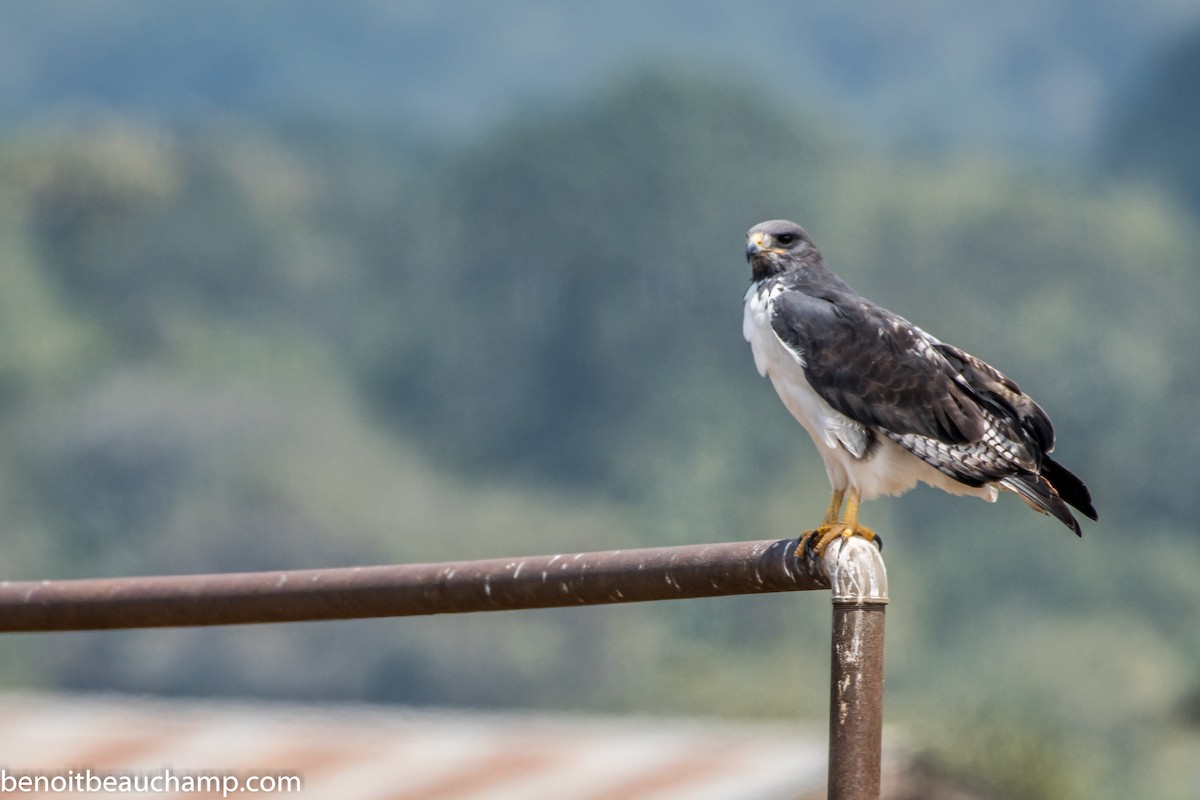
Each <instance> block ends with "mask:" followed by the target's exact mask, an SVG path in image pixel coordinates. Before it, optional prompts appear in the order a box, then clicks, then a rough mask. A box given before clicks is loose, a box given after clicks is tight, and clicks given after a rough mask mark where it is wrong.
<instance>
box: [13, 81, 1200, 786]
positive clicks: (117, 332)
mask: <svg viewBox="0 0 1200 800" xmlns="http://www.w3.org/2000/svg"><path fill="white" fill-rule="evenodd" d="M0 171H2V172H0V174H2V178H0V226H3V230H4V232H5V235H4V236H3V238H2V240H0V241H2V244H0V248H2V250H0V269H2V272H0V298H3V300H2V301H0V302H2V303H3V315H2V317H0V318H2V319H3V324H4V326H5V336H4V337H2V338H0V387H2V391H3V396H4V398H5V403H4V405H3V418H2V420H0V436H2V440H0V443H2V444H3V447H2V448H0V487H2V488H0V495H2V496H0V500H2V503H3V508H4V510H5V512H4V513H5V529H6V533H5V542H6V554H7V558H6V564H5V574H6V576H8V577H11V578H14V579H20V578H38V577H70V576H83V575H115V574H122V573H164V572H167V573H169V572H193V571H204V570H245V569H260V568H285V567H304V566H322V565H335V564H353V563H370V562H380V561H416V560H436V559H449V558H469V557H487V556H497V555H503V554H514V553H538V552H553V551H571V550H579V549H604V548H611V547H623V546H629V545H639V544H641V545H649V544H666V543H681V542H698V541H718V540H726V539H734V538H762V537H782V536H790V535H795V533H796V532H797V531H798V530H799V529H800V528H802V527H804V526H805V525H807V524H809V523H811V521H812V519H813V518H814V517H815V516H816V515H818V514H819V513H820V510H821V509H822V507H823V504H824V499H825V496H826V493H827V486H826V481H825V477H824V474H823V470H822V469H821V467H820V465H819V463H818V461H817V459H816V457H815V455H814V453H813V452H812V451H811V447H810V446H809V444H808V442H807V440H806V437H805V435H804V434H803V432H802V431H801V430H800V429H799V427H798V426H796V425H795V424H794V423H792V422H791V421H790V420H789V418H788V417H787V415H786V412H785V411H784V410H783V409H782V407H780V406H779V404H778V402H777V400H776V399H775V398H774V396H773V392H772V391H771V389H770V387H769V385H768V384H767V383H766V382H765V381H763V380H761V379H759V378H758V376H757V375H756V374H755V372H754V370H753V366H752V363H751V359H750V357H749V353H748V351H747V348H746V345H745V343H744V342H742V341H741V338H740V313H741V303H740V300H741V296H742V293H743V292H744V289H745V286H746V281H747V277H748V276H747V275H746V267H745V265H744V263H743V261H742V258H741V242H742V233H743V231H744V229H745V228H746V227H748V226H749V225H750V224H752V223H754V222H756V221H758V220H759V219H762V218H766V217H775V216H789V217H793V218H796V219H800V220H803V221H804V223H805V224H806V225H807V227H808V228H809V230H810V231H811V232H812V233H813V235H814V236H815V237H816V239H817V241H818V243H819V244H820V245H821V246H822V248H823V249H824V251H825V253H826V255H827V258H828V259H829V261H830V262H831V264H832V265H833V266H834V268H835V269H837V270H838V271H839V272H840V273H841V274H842V275H843V276H844V277H845V278H846V279H847V280H849V281H850V282H851V283H852V284H853V285H855V286H857V287H858V288H859V289H860V290H862V291H863V292H864V293H866V294H868V295H870V296H873V297H876V298H878V299H880V300H882V301H884V302H886V303H887V304H888V305H889V306H890V307H892V308H894V309H895V310H897V311H899V312H901V313H903V314H905V315H906V316H908V317H910V318H911V319H913V320H914V321H916V322H918V324H921V325H923V326H924V327H926V328H928V329H930V330H932V331H933V332H934V333H935V334H937V335H939V336H941V337H943V338H946V339H949V340H951V341H954V342H956V343H958V344H960V345H961V346H963V347H965V348H967V349H969V350H971V351H973V352H975V353H977V354H978V355H980V356H982V357H984V358H987V359H989V360H990V361H992V362H993V363H996V364H998V365H999V366H1000V367H1001V368H1002V369H1005V370H1006V371H1008V372H1009V373H1010V374H1012V375H1014V376H1015V377H1016V378H1017V379H1018V380H1019V381H1021V383H1022V384H1023V386H1024V387H1025V388H1027V389H1028V390H1030V391H1031V392H1033V393H1034V394H1035V395H1036V396H1037V397H1038V398H1039V399H1040V400H1041V401H1042V402H1043V403H1044V404H1045V405H1046V407H1047V408H1048V409H1049V410H1050V412H1051V413H1052V414H1053V415H1054V416H1055V418H1056V420H1057V422H1058V426H1059V433H1060V440H1061V443H1062V444H1061V447H1060V449H1059V453H1060V455H1061V458H1062V460H1063V461H1064V462H1066V463H1067V464H1069V465H1071V466H1072V467H1073V468H1075V469H1077V470H1078V471H1079V472H1080V474H1082V475H1083V476H1085V477H1086V479H1087V480H1088V481H1089V482H1090V484H1091V486H1092V488H1093V490H1094V493H1095V495H1096V497H1097V499H1098V505H1099V507H1100V510H1101V515H1102V520H1103V521H1102V523H1101V524H1099V525H1092V526H1090V527H1089V528H1088V529H1087V531H1086V536H1085V538H1084V539H1083V540H1082V541H1076V540H1074V539H1073V537H1070V536H1069V535H1066V534H1064V532H1063V531H1062V530H1060V528H1059V526H1057V525H1056V524H1055V523H1054V522H1053V521H1051V520H1049V519H1048V518H1040V517H1037V516H1035V515H1032V514H1030V513H1029V512H1028V510H1027V509H1026V508H1024V507H1023V506H1022V504H1020V503H1018V502H1015V501H1011V500H1012V499H1011V498H1005V500H1008V501H1011V502H1005V501H1002V502H1000V503H999V504H997V505H996V506H994V507H992V506H987V505H984V504H981V503H979V502H978V501H972V500H962V499H953V498H949V497H945V496H942V495H940V494H936V493H933V492H930V491H924V492H917V493H914V494H911V495H909V496H906V497H905V498H903V499H900V500H894V501H880V502H876V503H873V504H871V505H870V506H869V507H868V511H867V512H866V513H867V514H868V517H869V518H870V520H871V522H872V523H873V525H874V526H875V527H877V528H878V529H880V530H882V531H886V532H887V533H888V534H890V535H888V537H887V538H888V543H889V547H888V558H889V567H890V569H891V572H892V576H893V583H894V586H895V590H894V594H895V600H894V602H893V605H892V608H891V613H890V614H889V617H890V619H891V623H890V627H891V630H890V633H889V651H888V659H889V663H888V670H889V672H888V686H889V707H890V718H891V719H892V720H893V721H895V722H896V723H898V724H901V725H908V726H911V727H912V728H913V729H914V730H915V731H917V735H918V736H919V737H920V738H919V740H920V741H925V742H927V743H928V744H929V746H930V747H931V748H933V752H935V753H937V754H940V755H938V757H939V758H942V759H944V760H947V761H948V762H949V763H952V764H958V765H959V766H961V767H962V768H963V769H967V770H970V771H972V772H974V773H976V774H984V775H985V776H988V777H990V778H991V779H992V780H993V781H995V782H997V783H998V784H999V785H1000V786H1001V788H1003V789H1005V790H1006V791H1010V792H1015V793H1016V794H1014V795H1013V796H1055V797H1070V796H1077V797H1084V796H1086V797H1101V796H1111V797H1128V796H1135V795H1139V794H1140V793H1142V792H1143V791H1146V787H1153V788H1154V790H1155V792H1156V793H1157V794H1155V796H1161V797H1170V796H1180V797H1182V796H1185V795H1184V794H1181V793H1180V792H1182V791H1184V788H1183V787H1184V786H1185V785H1186V780H1187V773H1186V772H1181V770H1183V769H1184V768H1185V767H1186V758H1187V756H1186V753H1187V752H1188V750H1187V748H1188V747H1189V746H1194V745H1195V743H1196V742H1195V736H1194V734H1192V733H1188V732H1187V729H1186V728H1183V727H1180V725H1181V724H1182V722H1181V720H1183V719H1184V717H1185V713H1184V712H1186V710H1187V709H1188V708H1189V707H1191V706H1190V705H1189V704H1194V699H1193V698H1194V693H1195V692H1196V690H1197V687H1198V686H1200V680H1198V679H1200V675H1198V674H1197V673H1198V671H1197V670H1196V668H1195V665H1196V663H1197V660H1198V658H1200V633H1198V632H1200V624H1198V623H1200V619H1197V615H1198V612H1197V610H1196V609H1198V608H1200V588H1197V586H1196V585H1195V582H1194V580H1193V576H1194V575H1195V574H1196V571H1197V569H1200V546H1198V545H1197V543H1196V537H1195V526H1194V522H1193V520H1194V519H1195V518H1196V514H1197V511H1198V510H1200V509H1197V505H1198V502H1200V501H1198V500H1197V495H1196V493H1195V492H1194V491H1192V489H1191V486H1190V483H1191V480H1190V478H1191V472H1190V467H1191V457H1192V454H1193V453H1195V452H1196V450H1197V446H1198V445H1200V442H1198V441H1197V440H1198V438H1200V431H1198V430H1197V429H1196V428H1195V426H1189V425H1183V426H1180V425H1178V424H1172V422H1171V421H1172V420H1184V419H1188V418H1189V415H1190V397H1191V396H1192V394H1193V392H1194V390H1195V388H1196V386H1197V383H1198V380H1200V374H1198V372H1200V364H1197V362H1196V359H1195V358H1193V357H1192V355H1191V354H1194V353H1195V352H1197V351H1198V346H1200V341H1197V339H1198V337H1200V326H1198V325H1197V315H1198V312H1197V308H1198V307H1200V286H1198V285H1197V280H1198V278H1197V274H1196V270H1195V268H1194V267H1195V264H1196V263H1197V258H1198V256H1200V247H1198V245H1200V237H1198V236H1197V228H1196V221H1195V219H1194V218H1192V217H1189V216H1188V215H1187V214H1186V213H1185V212H1183V211H1181V210H1180V209H1179V208H1177V207H1175V206H1172V205H1171V204H1170V203H1169V202H1168V201H1167V200H1166V199H1164V197H1163V196H1160V195H1159V194H1156V193H1155V192H1154V191H1152V190H1149V189H1147V188H1146V187H1145V186H1144V185H1139V186H1134V187H1132V188H1131V187H1130V186H1127V185H1122V184H1118V183H1113V182H1108V181H1105V180H1101V179H1096V178H1080V177H1077V176H1073V175H1070V174H1045V173H1041V174H1039V173H1034V172H1030V171H1026V170H1022V169H1020V168H1019V167H1015V166H1011V165H1005V164H1003V163H995V162H986V161H983V160H958V161H953V162H948V163H929V162H917V161H911V160H910V161H904V162H899V161H896V160H894V159H888V158H885V157H883V156H880V155H875V154H872V153H870V152H868V151H865V150H863V149H861V148H859V147H856V146H855V145H854V144H853V143H851V142H849V141H848V140H847V139H846V137H844V136H842V135H839V132H838V131H836V130H831V129H828V128H826V127H822V126H821V125H820V124H819V123H817V122H816V121H815V119H813V118H805V117H797V116H796V115H795V114H794V113H792V112H790V111H789V110H788V108H787V107H786V106H777V105H774V104H772V103H770V102H764V101H763V100H762V99H761V98H755V97H754V95H753V93H748V92H746V91H744V90H743V88H742V87H740V86H739V85H737V84H736V83H726V82H722V81H719V80H712V79H708V78H702V77H696V76H692V77H687V76H681V75H680V74H667V73H635V74H630V75H628V76H626V78H624V79H622V80H620V81H617V82H616V83H614V84H612V85H611V86H610V87H609V89H608V90H607V91H605V92H602V93H601V94H599V95H597V96H596V97H594V98H592V99H588V100H586V101H579V102H576V103H574V104H566V105H563V106H561V107H558V108H555V109H548V110H547V111H545V112H544V113H541V114H539V115H537V116H533V117H522V118H520V119H517V120H515V121H514V122H512V123H511V124H509V125H508V126H506V127H504V128H503V129H501V130H500V131H499V132H497V133H496V134H495V135H493V136H489V137H488V138H486V139H482V140H480V141H477V142H473V143H470V144H468V145H466V146H450V147H445V148H432V149H431V148H428V147H426V148H423V149H419V150H417V149H413V148H411V147H407V146H404V144H403V143H402V142H401V141H398V140H395V139H390V138H389V137H387V136H386V135H382V134H380V133H379V131H377V130H375V131H355V130H341V129H332V128H324V129H322V128H319V127H313V126H310V127H307V128H288V129H278V130H272V129H268V128H264V127H258V126H253V125H250V124H248V123H244V122H237V121H230V120H226V121H225V122H222V123H219V124H218V123H214V124H212V125H208V126H204V127H199V128H195V129H190V130H186V131H184V130H172V129H169V128H165V127H156V126H154V125H152V124H147V123H144V122H138V121H136V120H132V119H129V118H123V117H120V116H111V115H96V116H88V117H85V118H83V119H74V120H72V122H71V123H70V124H67V123H62V122H59V123H56V124H55V125H54V126H47V127H44V128H40V129H38V131H37V134H36V135H33V134H32V133H26V134H24V135H21V136H13V137H10V138H9V139H7V140H6V141H5V143H4V145H3V152H2V153H0ZM826 617H827V614H826V613H825V612H824V604H823V602H822V601H821V599H820V598H816V599H814V598H796V599H792V600H780V598H753V599H742V600H721V601H702V602H691V603H683V604H675V605H671V604H668V605H659V606H653V607H641V608H622V609H594V610H569V611H563V612H534V613H529V614H521V615H500V616H487V617H477V618H465V619H454V620H418V621H400V622H386V621H376V622H364V623H347V624H336V625H331V624H314V625H306V626H293V627H278V628H266V629H254V630H220V631H201V632H190V631H178V632H170V631H165V632H150V633H129V634H86V635H72V636H46V637H27V638H15V639H10V640H8V641H9V646H8V647H6V648H5V650H4V652H3V659H4V664H5V666H6V669H5V670H4V674H5V676H6V681H7V682H8V684H9V685H35V686H59V687H69V688H88V689H121V690H127V691H151V692H170V693H182V694H196V695H213V694H217V695H229V694H233V695H241V694H255V695H268V696H286V697H306V698H354V699H364V700H385V701H400V702H406V703H438V704H478V705H504V706H511V705H519V706H525V707H528V706H533V707H539V706H540V707H555V708H570V709H609V710H624V711H633V710H640V711H647V710H648V711H671V712H676V713H717V714H732V715H739V716H741V715H752V716H753V715H767V716H787V717H790V716H795V715H796V714H805V715H810V716H813V717H814V718H816V717H820V716H821V714H822V713H823V709H824V704H825V702H826V698H825V691H824V688H823V686H824V680H825V679H824V677H823V676H824V674H825V673H826V670H827V666H826V663H827V653H826V652H825V650H824V647H823V646H822V645H821V644H819V643H822V642H823V641H825V636H826V635H827V634H826V633H825V632H824V630H825V629H824V626H825V625H826V624H827V622H826V621H825V620H826ZM805 673H809V674H811V675H812V676H813V684H812V687H811V688H810V689H803V688H802V686H801V685H800V684H799V683H798V681H799V677H798V676H800V675H803V674H805ZM781 684H782V685H783V686H788V687H791V688H790V689H789V690H787V691H781ZM964 720H970V721H971V722H969V723H968V722H964ZM955 726H959V728H963V730H965V731H966V732H965V733H964V732H962V731H960V730H959V728H956V727H955ZM964 726H965V727H964ZM947 730H951V731H959V732H957V733H955V734H953V735H947V733H946V731H947ZM1189 742H1190V745H1189ZM1006 759H1007V761H1006ZM1013 759H1016V761H1017V762H1018V763H1020V764H1021V765H1023V766H1021V768H1020V769H1019V770H1016V771H1014V769H1013V768H1011V763H1010V762H1012V760H1013ZM1005 764H1008V765H1009V766H1007V767H1006V766H1005ZM1132 764H1139V765H1143V766H1145V769H1141V768H1139V769H1138V770H1133V769H1131V768H1130V766H1131V765H1132ZM1018 773H1020V774H1021V775H1026V777H1027V778H1028V776H1029V775H1032V776H1034V777H1032V778H1028V780H1027V781H1026V782H1027V783H1028V784H1029V785H1024V784H1021V783H1020V782H1019V781H1017V778H1016V777H1015V776H1016V775H1017V774H1018ZM1152 774H1157V775H1159V776H1166V777H1159V778H1156V779H1151V777H1150V775H1152ZM1170 776H1175V777H1174V778H1172V777H1170ZM1180 776H1183V777H1180ZM1022 780H1026V779H1025V778H1022ZM1154 780H1157V781H1158V782H1157V783H1155V782H1154ZM1181 781H1182V782H1183V783H1180V782H1181ZM1039 793H1041V794H1039Z"/></svg>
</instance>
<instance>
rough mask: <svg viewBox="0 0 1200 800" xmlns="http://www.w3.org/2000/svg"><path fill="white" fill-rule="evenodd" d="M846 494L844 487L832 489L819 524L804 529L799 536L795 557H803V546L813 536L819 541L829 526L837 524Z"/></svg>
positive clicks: (828, 529)
mask: <svg viewBox="0 0 1200 800" xmlns="http://www.w3.org/2000/svg"><path fill="white" fill-rule="evenodd" d="M845 496H846V490H845V489H834V490H833V494H832V495H831V496H830V498H829V508H827V509H826V510H825V516H824V517H822V518H821V524H820V525H818V526H817V527H816V529H815V530H811V531H805V532H804V534H803V535H802V536H801V537H800V546H799V547H798V548H796V558H803V557H804V546H805V544H807V542H808V540H809V539H811V538H812V537H813V536H816V537H817V540H818V541H820V540H821V539H822V538H823V537H824V536H825V534H827V533H828V532H829V531H830V529H831V528H833V527H834V526H835V525H837V524H838V517H839V516H841V513H842V499H843V498H844V497H845Z"/></svg>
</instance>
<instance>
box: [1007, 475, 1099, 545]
mask: <svg viewBox="0 0 1200 800" xmlns="http://www.w3.org/2000/svg"><path fill="white" fill-rule="evenodd" d="M1064 471H1065V470H1064ZM1000 482H1001V483H1002V484H1004V485H1005V486H1007V487H1008V488H1009V489H1012V490H1013V491H1014V492H1016V493H1017V494H1019V495H1021V497H1022V498H1024V500H1025V502H1027V503H1029V505H1031V506H1033V507H1034V508H1036V509H1037V510H1039V511H1044V512H1045V513H1047V514H1050V515H1052V516H1054V517H1055V518H1056V519H1057V520H1058V521H1059V522H1061V523H1062V524H1063V525H1066V526H1067V527H1068V528H1070V529H1071V530H1072V531H1074V532H1075V535H1076V536H1083V531H1082V530H1080V529H1079V521H1078V520H1076V519H1075V516H1074V515H1073V514H1072V513H1071V509H1069V508H1067V504H1066V503H1064V502H1063V501H1062V498H1061V497H1059V496H1058V492H1056V491H1054V487H1053V486H1051V485H1050V482H1049V481H1047V480H1046V479H1045V478H1043V477H1042V476H1041V475H1013V476H1012V477H1009V478H1005V479H1004V480H1002V481H1000ZM1080 485H1082V484H1080Z"/></svg>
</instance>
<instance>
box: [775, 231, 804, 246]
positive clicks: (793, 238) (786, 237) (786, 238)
mask: <svg viewBox="0 0 1200 800" xmlns="http://www.w3.org/2000/svg"><path fill="white" fill-rule="evenodd" d="M775 241H777V242H779V243H780V244H781V245H783V246H784V247H791V246H792V245H794V244H795V243H796V242H798V241H800V237H799V236H797V235H796V234H794V233H781V234H779V235H778V236H776V237H775Z"/></svg>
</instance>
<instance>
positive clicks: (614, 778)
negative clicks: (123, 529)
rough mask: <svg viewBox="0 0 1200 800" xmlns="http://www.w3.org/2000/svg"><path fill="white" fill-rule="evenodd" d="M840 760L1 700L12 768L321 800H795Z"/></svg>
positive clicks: (94, 701)
mask: <svg viewBox="0 0 1200 800" xmlns="http://www.w3.org/2000/svg"><path fill="white" fill-rule="evenodd" d="M826 758H827V752H826V739H825V733H824V730H822V729H812V728H801V727H797V726H793V725H785V724H732V723H722V722H712V721H678V720H674V721H673V720H662V719H657V718H582V717H550V716H536V715H527V714H500V713H466V712H458V711H418V710H408V709H392V708H379V707H356V706H336V707H329V706H311V707H304V706H294V705H284V704H266V703H260V702H246V703H232V702H221V703H206V702H198V701H179V700H161V699H147V698H134V697H124V696H113V695H101V696H95V695H88V696H71V695H0V767H2V768H4V769H7V770H8V772H9V773H10V774H11V773H22V774H34V773H44V774H51V775H53V774H64V773H66V771H67V770H68V769H73V770H75V771H77V772H78V771H80V770H81V769H84V768H87V769H90V770H92V772H93V773H97V774H132V773H140V774H146V773H157V772H161V771H162V770H164V769H170V770H171V771H172V772H174V773H175V774H176V775H182V774H205V773H207V774H225V773H230V772H232V773H234V774H236V775H239V776H241V777H243V778H244V777H246V776H249V775H279V774H298V775H300V776H301V777H302V779H303V791H302V792H301V793H300V794H299V795H298V796H300V797H303V798H304V799H305V800H318V798H330V799H331V800H333V799H336V800H347V798H355V799H356V800H357V799H359V798H361V799H362V800H539V798H554V799H555V800H675V799H676V798H679V799H682V798H688V800H725V798H729V800H734V799H735V798H736V800H755V799H756V798H757V799H760V800H768V799H770V798H789V799H790V800H794V799H795V798H804V797H821V796H823V795H824V785H825V765H826ZM893 760H894V759H893ZM19 796H22V797H32V796H34V795H29V794H23V795H19ZM55 796H62V795H58V794H55ZM66 796H86V795H66ZM110 796H111V795H110ZM143 796H150V795H143ZM153 796H154V797H170V796H179V797H196V796H197V795H195V794H182V793H181V794H178V795H167V794H155V795H153ZM240 796H242V797H249V796H258V797H263V796H267V795H263V794H258V795H249V794H242V795H240Z"/></svg>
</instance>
